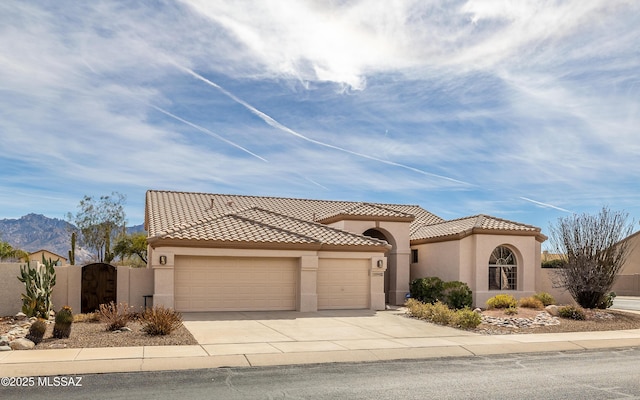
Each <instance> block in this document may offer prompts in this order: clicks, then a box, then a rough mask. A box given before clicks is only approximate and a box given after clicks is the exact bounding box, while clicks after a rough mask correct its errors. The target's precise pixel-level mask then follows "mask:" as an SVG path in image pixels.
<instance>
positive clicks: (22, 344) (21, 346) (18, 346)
mask: <svg viewBox="0 0 640 400" xmlns="http://www.w3.org/2000/svg"><path fill="white" fill-rule="evenodd" d="M9 345H10V346H11V349H13V350H31V349H33V348H34V347H36V344H35V343H33V342H32V341H31V340H29V339H25V338H18V339H16V340H14V341H12V342H11V343H9Z"/></svg>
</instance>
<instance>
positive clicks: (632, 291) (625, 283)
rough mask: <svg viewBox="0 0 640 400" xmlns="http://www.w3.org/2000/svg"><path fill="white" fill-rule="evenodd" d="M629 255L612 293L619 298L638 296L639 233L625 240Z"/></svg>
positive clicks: (639, 271) (639, 290)
mask: <svg viewBox="0 0 640 400" xmlns="http://www.w3.org/2000/svg"><path fill="white" fill-rule="evenodd" d="M623 241H626V242H628V245H629V254H628V255H627V258H626V260H625V262H624V264H623V265H622V268H621V269H620V272H619V273H618V277H617V278H616V282H615V283H614V285H613V291H614V292H616V294H618V295H621V296H640V231H638V232H635V233H633V234H631V235H629V236H628V237H627V238H625V239H624V240H623Z"/></svg>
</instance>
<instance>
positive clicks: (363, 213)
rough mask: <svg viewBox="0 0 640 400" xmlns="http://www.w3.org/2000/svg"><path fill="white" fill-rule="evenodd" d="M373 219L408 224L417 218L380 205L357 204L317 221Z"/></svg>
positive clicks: (319, 218)
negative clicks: (405, 222)
mask: <svg viewBox="0 0 640 400" xmlns="http://www.w3.org/2000/svg"><path fill="white" fill-rule="evenodd" d="M371 217H375V218H376V219H378V220H379V219H384V220H391V221H407V222H411V221H413V220H414V219H415V216H414V215H413V214H409V213H406V212H402V211H399V210H394V209H392V208H389V207H385V206H383V205H380V204H371V203H355V204H350V205H349V207H348V208H345V209H343V210H338V211H333V212H330V213H327V214H325V215H321V216H319V217H317V218H316V221H318V222H322V223H325V224H327V223H331V222H333V221H335V220H340V219H352V218H356V219H357V218H363V219H371Z"/></svg>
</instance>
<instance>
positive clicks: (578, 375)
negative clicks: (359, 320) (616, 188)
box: [0, 348, 640, 400]
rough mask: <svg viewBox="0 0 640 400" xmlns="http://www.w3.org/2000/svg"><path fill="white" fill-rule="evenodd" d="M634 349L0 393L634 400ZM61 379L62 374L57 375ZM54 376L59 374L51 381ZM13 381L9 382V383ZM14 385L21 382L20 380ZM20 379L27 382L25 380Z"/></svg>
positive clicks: (105, 378)
mask: <svg viewBox="0 0 640 400" xmlns="http://www.w3.org/2000/svg"><path fill="white" fill-rule="evenodd" d="M639 365H640V349H639V348H627V349H620V350H608V351H581V352H558V353H544V354H543V353H535V354H526V355H508V356H491V357H464V358H447V359H429V360H412V361H393V362H376V363H352V364H315V365H305V366H281V367H262V368H218V369H205V370H187V371H164V372H136V373H119V374H95V375H84V376H81V378H82V379H81V382H80V384H81V385H82V386H77V385H76V384H77V378H78V376H73V377H67V378H69V379H67V383H68V382H69V381H70V380H74V379H75V381H74V385H73V386H67V387H62V385H57V386H56V385H55V381H52V380H49V381H42V382H38V381H37V380H35V381H34V384H33V385H31V386H24V387H15V386H6V385H5V386H4V387H0V398H2V399H25V398H29V399H63V398H64V399H87V398H91V399H112V400H115V399H127V400H130V399H154V400H165V399H167V400H168V399H176V398H188V399H394V400H397V399H403V400H410V399H431V398H433V399H521V398H522V399H620V398H624V399H640V369H639V368H638V366H639ZM61 378H62V377H61ZM59 382H60V380H59ZM16 383H17V382H16ZM21 383H22V382H21ZM27 383H28V381H27Z"/></svg>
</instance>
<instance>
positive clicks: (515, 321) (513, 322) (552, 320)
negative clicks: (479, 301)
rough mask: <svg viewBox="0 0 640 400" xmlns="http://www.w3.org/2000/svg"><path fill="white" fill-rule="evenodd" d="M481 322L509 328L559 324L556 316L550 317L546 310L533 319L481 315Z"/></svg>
mask: <svg viewBox="0 0 640 400" xmlns="http://www.w3.org/2000/svg"><path fill="white" fill-rule="evenodd" d="M482 322H483V323H485V324H488V325H495V326H498V327H500V328H510V329H526V328H534V327H536V326H551V325H560V320H559V319H558V317H552V316H551V315H549V314H547V313H546V312H541V313H539V314H538V315H536V317H535V318H533V319H531V318H517V317H509V318H500V317H489V316H484V315H483V316H482Z"/></svg>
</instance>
